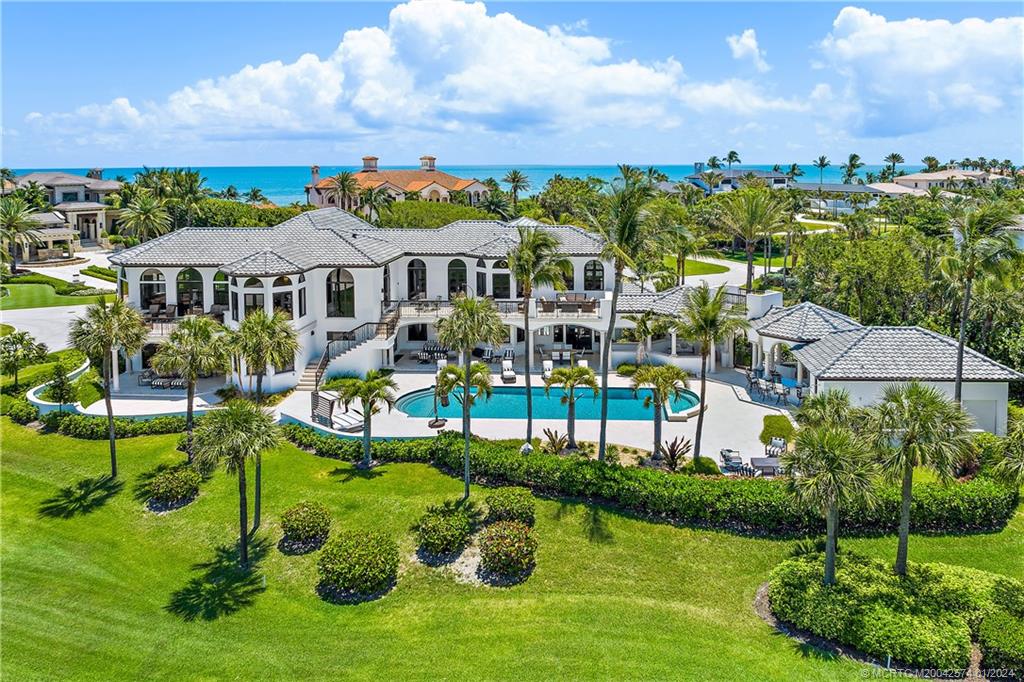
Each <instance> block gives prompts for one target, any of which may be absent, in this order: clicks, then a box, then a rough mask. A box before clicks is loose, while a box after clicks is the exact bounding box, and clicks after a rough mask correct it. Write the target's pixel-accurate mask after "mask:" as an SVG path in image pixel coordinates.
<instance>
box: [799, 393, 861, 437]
mask: <svg viewBox="0 0 1024 682" xmlns="http://www.w3.org/2000/svg"><path fill="white" fill-rule="evenodd" d="M862 416H863V410H861V409H860V408H857V407H854V406H853V403H851V402H850V393H849V392H848V391H846V390H845V389H841V388H830V389H828V390H827V391H822V392H821V393H815V394H814V395H809V396H807V397H806V398H804V400H803V402H802V403H800V409H798V410H797V411H796V414H794V417H795V418H796V423H797V424H799V425H800V426H802V427H806V428H813V427H817V426H832V427H835V426H842V427H845V428H855V426H856V425H857V424H859V423H860V421H861V417H862Z"/></svg>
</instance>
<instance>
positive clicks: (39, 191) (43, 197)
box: [8, 180, 50, 211]
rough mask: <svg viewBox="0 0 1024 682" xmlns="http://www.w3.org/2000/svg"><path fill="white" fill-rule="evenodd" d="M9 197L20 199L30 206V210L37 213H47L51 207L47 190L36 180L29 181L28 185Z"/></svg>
mask: <svg viewBox="0 0 1024 682" xmlns="http://www.w3.org/2000/svg"><path fill="white" fill-rule="evenodd" d="M8 196H13V197H18V198H19V199H21V200H22V201H24V202H25V203H26V204H28V206H29V208H32V209H35V210H36V211H45V210H47V209H48V208H49V206H50V199H49V197H48V196H47V194H46V189H45V188H44V187H43V186H42V185H40V184H39V183H38V182H36V181H35V180H29V181H28V183H26V184H24V185H22V186H21V187H19V188H17V189H16V190H14V191H13V192H12V193H11V194H9V195H8Z"/></svg>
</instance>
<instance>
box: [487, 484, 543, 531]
mask: <svg viewBox="0 0 1024 682" xmlns="http://www.w3.org/2000/svg"><path fill="white" fill-rule="evenodd" d="M485 502H487V523H494V522H495V521H519V522H520V523H525V524H526V525H527V526H532V525H533V517H534V512H535V510H536V506H537V505H536V504H534V501H533V493H531V492H530V491H529V490H527V489H526V488H518V487H508V488H498V489H497V490H495V491H494V492H492V493H491V494H490V495H488V496H487V498H486V499H485Z"/></svg>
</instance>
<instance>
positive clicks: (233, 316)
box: [231, 291, 238, 322]
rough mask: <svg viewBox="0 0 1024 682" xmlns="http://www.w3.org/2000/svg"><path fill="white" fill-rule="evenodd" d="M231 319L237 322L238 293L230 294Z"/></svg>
mask: <svg viewBox="0 0 1024 682" xmlns="http://www.w3.org/2000/svg"><path fill="white" fill-rule="evenodd" d="M231 319H232V320H234V321H235V322H238V292H237V291H232V292H231Z"/></svg>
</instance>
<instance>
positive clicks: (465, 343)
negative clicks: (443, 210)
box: [437, 296, 506, 500]
mask: <svg viewBox="0 0 1024 682" xmlns="http://www.w3.org/2000/svg"><path fill="white" fill-rule="evenodd" d="M505 334H506V328H505V325H504V323H503V322H502V321H501V316H500V315H498V309H497V308H496V307H495V306H494V301H492V300H490V299H487V298H476V297H469V296H460V297H459V298H457V299H456V300H455V302H454V303H453V304H452V313H451V315H449V316H448V317H446V318H444V319H442V320H440V321H439V322H438V323H437V340H438V342H439V343H441V344H442V345H445V346H447V347H449V348H453V349H455V350H457V351H458V352H459V353H461V354H462V366H463V368H464V371H463V395H464V396H470V395H471V393H470V379H471V377H472V374H473V372H472V369H471V368H470V364H471V362H472V360H471V358H472V353H473V349H474V348H476V347H477V345H478V344H492V345H497V344H499V343H501V342H502V341H504V340H505ZM471 402H472V401H471V400H463V402H462V434H463V439H464V442H465V451H464V453H463V468H464V470H463V477H464V482H465V485H466V487H465V492H464V494H463V499H464V500H465V499H469V440H470V437H471V436H472V426H471V424H470V416H469V408H470V404H471Z"/></svg>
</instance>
